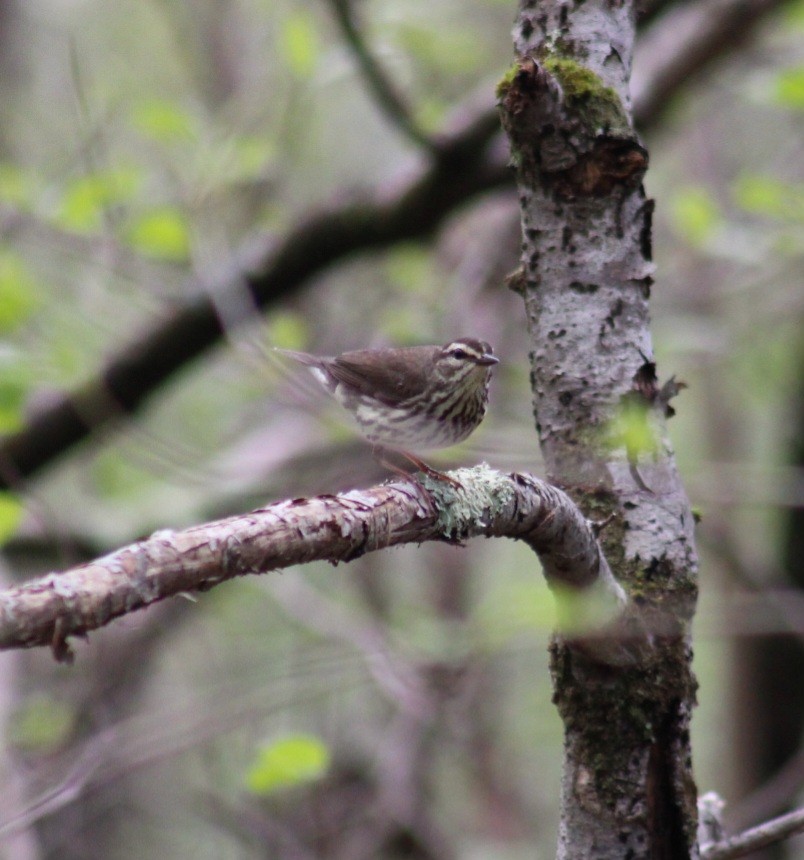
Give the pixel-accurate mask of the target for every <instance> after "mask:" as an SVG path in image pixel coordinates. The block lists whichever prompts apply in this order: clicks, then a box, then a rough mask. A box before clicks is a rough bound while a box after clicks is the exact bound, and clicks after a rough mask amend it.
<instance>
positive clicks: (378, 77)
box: [330, 0, 438, 152]
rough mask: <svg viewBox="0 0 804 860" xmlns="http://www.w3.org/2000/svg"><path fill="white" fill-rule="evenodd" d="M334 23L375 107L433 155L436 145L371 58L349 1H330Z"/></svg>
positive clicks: (410, 138) (409, 137) (406, 135)
mask: <svg viewBox="0 0 804 860" xmlns="http://www.w3.org/2000/svg"><path fill="white" fill-rule="evenodd" d="M330 5H331V6H332V11H333V13H334V15H335V20H336V22H337V24H338V26H339V27H340V30H341V33H342V34H343V38H344V40H345V41H346V44H347V45H348V46H349V47H350V48H351V50H352V53H353V54H354V57H355V60H356V61H357V64H358V66H359V67H360V71H361V72H362V73H363V77H364V79H365V82H366V87H367V88H368V90H369V92H370V93H371V94H372V95H373V96H374V101H375V103H376V105H377V107H379V108H380V110H381V111H382V112H383V113H384V114H385V115H386V116H387V117H388V119H390V121H391V122H392V123H393V124H394V125H395V126H396V127H397V128H398V129H399V130H400V131H401V132H402V133H403V134H404V135H405V137H407V138H408V139H409V140H411V141H412V142H413V143H415V144H416V145H417V146H419V147H421V148H422V149H425V150H427V151H430V152H436V151H437V149H438V144H437V143H436V141H434V140H431V139H430V138H429V137H428V136H427V134H426V133H425V132H424V131H422V129H420V128H419V127H418V125H416V122H415V121H414V119H413V117H412V116H411V114H410V110H409V109H408V107H407V105H406V104H405V102H404V101H403V99H402V97H401V96H400V95H399V93H397V91H396V89H395V87H394V85H393V84H392V83H391V81H390V80H389V79H388V76H387V75H386V74H385V72H384V71H383V70H382V67H381V66H380V65H379V63H378V62H377V61H376V60H375V58H374V57H373V55H372V53H371V51H370V50H369V48H368V45H367V44H366V42H365V40H364V39H363V36H362V35H361V33H360V28H359V27H358V25H357V23H356V21H355V13H354V7H353V6H352V3H351V0H330Z"/></svg>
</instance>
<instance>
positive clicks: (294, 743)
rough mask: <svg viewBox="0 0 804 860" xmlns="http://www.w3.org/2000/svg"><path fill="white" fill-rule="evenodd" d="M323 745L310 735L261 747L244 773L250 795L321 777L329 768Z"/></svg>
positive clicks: (294, 736) (327, 756)
mask: <svg viewBox="0 0 804 860" xmlns="http://www.w3.org/2000/svg"><path fill="white" fill-rule="evenodd" d="M329 764H330V752H329V750H328V749H327V746H326V744H324V742H323V741H322V740H321V739H320V738H317V737H313V736H311V735H290V736H288V737H284V738H278V739H277V740H275V741H272V742H271V743H269V744H265V745H264V746H263V747H261V748H260V750H259V751H258V752H257V755H256V756H255V759H254V762H253V764H252V765H251V767H250V768H249V769H248V772H247V773H246V786H247V787H248V789H249V791H251V792H252V793H253V794H259V795H265V794H273V793H274V792H275V791H279V790H281V789H285V788H292V787H293V786H297V785H302V784H304V783H306V782H311V781H313V780H316V779H319V778H320V777H322V776H323V775H324V774H325V773H326V772H327V769H328V768H329Z"/></svg>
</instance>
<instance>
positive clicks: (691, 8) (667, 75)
mask: <svg viewBox="0 0 804 860" xmlns="http://www.w3.org/2000/svg"><path fill="white" fill-rule="evenodd" d="M784 2H785V0H705V2H700V3H684V4H680V5H673V6H670V8H669V10H668V11H667V12H666V13H665V14H664V15H662V16H660V17H659V18H658V19H657V20H656V22H655V24H654V25H653V26H651V27H650V28H649V29H648V31H647V32H646V33H645V34H644V35H643V37H642V38H641V39H640V40H639V41H638V42H637V45H636V53H635V57H634V76H633V78H632V80H631V93H632V95H633V99H634V120H635V122H636V124H637V127H638V128H641V129H642V130H644V129H645V127H646V126H647V123H648V122H649V121H653V122H655V121H656V119H657V118H659V117H660V116H661V115H662V114H663V113H664V111H665V110H666V109H667V107H668V105H669V104H670V102H671V100H672V98H673V97H674V96H675V95H677V94H678V92H679V90H680V89H681V87H682V85H683V84H684V83H685V82H688V81H690V80H691V79H692V78H693V77H694V76H695V75H697V74H698V73H700V72H701V71H702V70H704V69H705V68H708V67H709V66H711V65H712V63H713V62H714V61H715V60H717V59H719V58H720V57H722V56H724V55H726V54H730V53H732V52H733V51H734V50H735V49H736V48H739V47H741V46H742V45H744V44H745V42H746V41H747V40H748V39H749V38H750V37H751V36H752V35H753V33H754V32H755V31H756V29H757V26H758V25H759V23H760V22H761V21H763V20H765V19H766V18H767V17H768V15H769V14H770V13H772V12H774V11H776V10H777V9H779V8H781V6H782V5H783V4H784Z"/></svg>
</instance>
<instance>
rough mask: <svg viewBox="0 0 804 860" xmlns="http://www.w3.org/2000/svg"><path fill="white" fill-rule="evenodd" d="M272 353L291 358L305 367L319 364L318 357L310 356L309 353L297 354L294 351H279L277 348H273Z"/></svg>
mask: <svg viewBox="0 0 804 860" xmlns="http://www.w3.org/2000/svg"><path fill="white" fill-rule="evenodd" d="M273 351H274V352H275V353H277V354H279V355H284V356H286V357H287V358H292V359H293V360H294V361H298V362H299V364H304V365H306V366H307V367H317V366H318V365H319V364H320V363H321V360H320V358H318V356H315V355H310V353H309V352H297V351H296V350H295V349H280V348H279V347H278V346H275V347H274V348H273Z"/></svg>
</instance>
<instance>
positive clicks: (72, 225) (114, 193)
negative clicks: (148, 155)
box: [56, 168, 140, 233]
mask: <svg viewBox="0 0 804 860" xmlns="http://www.w3.org/2000/svg"><path fill="white" fill-rule="evenodd" d="M139 183H140V174H139V171H138V170H136V169H135V168H125V169H124V168H121V169H119V170H107V171H101V172H98V173H93V174H89V175H87V176H80V177H78V178H77V179H74V180H72V182H69V183H68V184H67V186H66V188H65V191H64V196H63V197H62V201H61V206H60V208H59V211H58V213H57V216H56V220H57V222H58V223H59V224H61V225H62V226H63V227H66V228H67V229H68V230H74V231H75V232H77V233H91V232H94V231H96V230H99V229H100V228H101V227H102V226H103V213H104V211H105V210H106V209H108V208H109V207H110V206H113V205H116V204H121V203H126V202H128V201H129V200H130V199H131V198H132V197H133V196H134V193H135V192H136V190H137V188H138V186H139Z"/></svg>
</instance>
